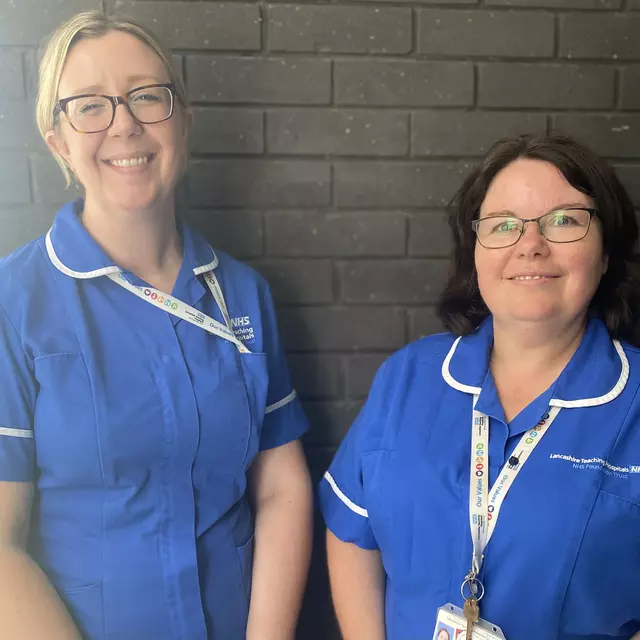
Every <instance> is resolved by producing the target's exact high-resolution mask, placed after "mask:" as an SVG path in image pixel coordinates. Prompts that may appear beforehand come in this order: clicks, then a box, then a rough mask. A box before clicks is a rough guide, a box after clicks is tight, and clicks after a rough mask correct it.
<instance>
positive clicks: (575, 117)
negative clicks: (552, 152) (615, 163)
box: [554, 114, 640, 158]
mask: <svg viewBox="0 0 640 640" xmlns="http://www.w3.org/2000/svg"><path fill="white" fill-rule="evenodd" d="M554 128H555V129H557V130H558V131H560V132H562V133H567V134H569V135H571V136H574V137H576V138H578V139H579V140H582V141H583V142H585V143H586V144H588V145H589V146H590V147H591V148H592V149H593V150H594V151H595V152H596V153H598V154H600V155H603V156H608V157H610V158H611V157H613V158H637V157H638V155H639V154H640V115H636V114H633V115H631V114H629V115H584V114H571V115H568V114H567V115H557V116H555V117H554Z"/></svg>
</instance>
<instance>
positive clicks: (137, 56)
mask: <svg viewBox="0 0 640 640" xmlns="http://www.w3.org/2000/svg"><path fill="white" fill-rule="evenodd" d="M168 81H169V74H168V73H167V70H166V68H165V66H164V63H163V62H162V60H161V58H160V57H159V56H158V54H157V53H156V52H155V51H154V50H153V49H152V48H151V47H150V46H149V45H147V44H145V43H144V42H142V41H141V40H139V39H138V38H137V37H135V36H133V35H131V34H129V33H125V32H123V31H110V32H109V33H107V34H106V35H104V36H101V37H99V38H86V39H84V40H80V42H78V43H77V44H76V45H74V46H73V47H72V48H71V50H70V51H69V53H68V54H67V59H66V61H65V65H64V68H63V70H62V75H61V77H60V84H59V89H58V94H59V96H60V97H64V96H67V95H73V94H75V93H79V92H82V91H84V90H85V89H87V88H92V90H94V89H96V90H102V91H104V92H105V93H112V92H113V93H126V91H128V90H129V89H131V88H132V87H133V86H135V85H140V84H149V83H154V82H168Z"/></svg>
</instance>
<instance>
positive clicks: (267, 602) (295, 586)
mask: <svg viewBox="0 0 640 640" xmlns="http://www.w3.org/2000/svg"><path fill="white" fill-rule="evenodd" d="M251 490H252V498H253V503H254V508H255V514H256V516H255V517H256V525H255V550H254V560H253V581H252V587H251V604H250V607H249V622H248V625H247V640H258V639H259V640H271V639H273V640H293V638H294V635H295V629H296V622H297V618H298V613H299V611H300V604H301V601H302V594H303V591H304V586H305V582H306V578H307V570H308V567H309V557H310V554H311V535H312V534H311V523H312V498H311V483H310V480H309V474H308V471H307V466H306V461H305V459H304V454H303V453H302V447H301V446H300V443H299V442H298V441H297V440H295V441H293V442H289V443H288V444H285V445H282V446H279V447H276V448H274V449H267V450H266V451H262V452H261V453H260V454H258V457H257V458H256V461H255V462H254V464H253V467H252V469H251Z"/></svg>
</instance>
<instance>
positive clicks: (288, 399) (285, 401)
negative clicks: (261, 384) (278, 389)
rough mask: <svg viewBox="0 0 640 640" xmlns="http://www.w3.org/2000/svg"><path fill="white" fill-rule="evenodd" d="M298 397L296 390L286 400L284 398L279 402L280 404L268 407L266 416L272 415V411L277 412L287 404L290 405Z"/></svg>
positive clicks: (276, 403)
mask: <svg viewBox="0 0 640 640" xmlns="http://www.w3.org/2000/svg"><path fill="white" fill-rule="evenodd" d="M297 395H298V394H297V393H296V390H295V389H294V390H293V391H292V392H291V393H290V394H289V395H288V396H286V397H285V398H282V400H278V402H274V403H273V404H270V405H268V406H267V408H266V409H265V410H264V413H265V415H266V414H267V413H271V412H272V411H275V410H276V409H280V408H281V407H284V405H285V404H289V403H290V402H291V401H292V400H293V399H294V398H295V397H296V396H297Z"/></svg>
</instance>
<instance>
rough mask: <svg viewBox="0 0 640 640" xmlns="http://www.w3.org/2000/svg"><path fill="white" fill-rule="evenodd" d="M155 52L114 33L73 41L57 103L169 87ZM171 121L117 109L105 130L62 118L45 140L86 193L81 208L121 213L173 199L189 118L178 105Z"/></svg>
mask: <svg viewBox="0 0 640 640" xmlns="http://www.w3.org/2000/svg"><path fill="white" fill-rule="evenodd" d="M168 82H170V79H169V74H168V72H167V69H166V68H165V66H164V64H163V62H162V60H161V59H160V58H159V57H158V56H157V55H156V53H155V52H154V51H153V50H152V49H151V48H150V47H148V46H147V45H146V44H144V43H143V42H142V41H140V40H139V39H138V38H136V37H135V36H133V35H131V34H129V33H125V32H122V31H111V32H109V33H107V34H106V35H104V36H102V37H100V38H89V39H84V40H81V41H80V42H78V43H77V44H76V45H74V46H73V48H72V49H71V50H70V52H69V54H68V56H67V59H66V62H65V66H64V69H63V72H62V76H61V78H60V84H59V88H58V98H60V99H61V98H68V97H71V96H74V95H79V94H84V93H97V94H106V95H115V96H122V95H125V94H127V93H128V92H129V91H131V90H132V89H135V88H136V87H140V86H143V85H149V84H156V83H168ZM175 102H176V104H175V108H174V113H173V116H172V117H171V118H169V119H168V120H165V121H164V122H158V123H155V124H141V123H139V122H137V121H136V120H134V118H133V117H132V116H131V114H130V113H129V111H128V110H127V109H126V108H125V106H124V105H118V107H117V108H116V112H115V118H114V121H113V124H112V125H111V127H110V128H109V129H107V130H106V131H101V132H98V133H79V132H77V131H75V130H74V129H73V128H72V127H71V125H70V124H69V122H68V121H67V119H66V116H65V115H64V114H61V115H60V125H59V126H58V127H57V128H56V130H54V131H51V132H49V134H47V143H48V144H49V145H50V146H51V147H52V149H53V150H54V151H56V152H57V153H59V154H60V155H62V156H63V157H64V158H65V159H66V160H67V162H68V163H69V165H70V166H71V168H72V169H73V171H74V173H75V175H76V177H77V179H78V181H79V182H80V183H81V184H82V185H83V186H84V188H85V192H86V204H85V206H91V205H97V206H98V207H99V208H101V209H105V208H106V209H117V210H123V211H141V210H153V209H154V208H156V207H162V206H166V204H167V203H168V202H170V201H172V199H173V192H174V189H175V185H176V182H177V181H178V179H179V177H180V173H181V170H182V167H183V164H184V161H185V157H186V149H187V132H188V114H187V113H186V112H185V111H184V110H183V109H182V107H181V106H180V104H179V103H178V102H177V101H175Z"/></svg>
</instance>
